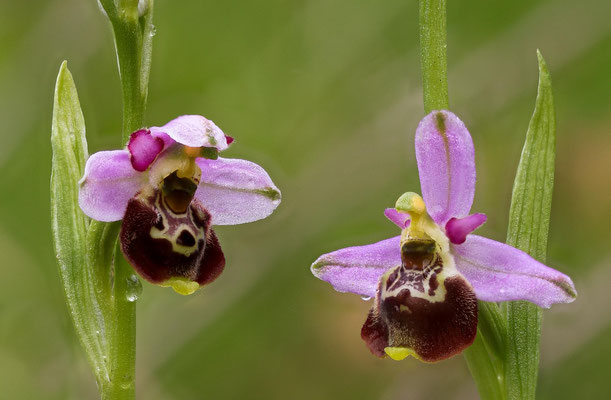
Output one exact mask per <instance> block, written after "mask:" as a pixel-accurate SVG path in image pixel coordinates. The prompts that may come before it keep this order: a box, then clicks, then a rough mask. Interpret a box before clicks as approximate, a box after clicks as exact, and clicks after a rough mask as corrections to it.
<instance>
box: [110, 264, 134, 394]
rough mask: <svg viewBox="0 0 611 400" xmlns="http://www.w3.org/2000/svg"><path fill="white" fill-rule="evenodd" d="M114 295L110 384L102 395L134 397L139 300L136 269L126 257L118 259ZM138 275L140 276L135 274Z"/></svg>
mask: <svg viewBox="0 0 611 400" xmlns="http://www.w3.org/2000/svg"><path fill="white" fill-rule="evenodd" d="M114 271H115V276H114V285H113V295H112V306H113V316H114V318H112V319H111V324H112V325H111V326H110V329H109V332H108V336H107V339H108V342H109V347H108V350H109V355H108V356H109V360H110V361H111V363H112V368H111V369H110V385H109V387H108V388H107V391H106V393H104V394H103V396H102V398H103V399H105V400H106V399H108V400H111V399H112V400H131V399H134V398H135V395H136V388H135V373H136V302H135V298H133V297H130V296H131V295H132V292H133V284H132V283H131V282H133V279H134V277H133V275H134V273H133V269H132V267H131V266H130V265H129V264H127V263H126V262H125V261H124V259H123V257H117V260H116V261H115V270H114ZM135 279H137V278H135Z"/></svg>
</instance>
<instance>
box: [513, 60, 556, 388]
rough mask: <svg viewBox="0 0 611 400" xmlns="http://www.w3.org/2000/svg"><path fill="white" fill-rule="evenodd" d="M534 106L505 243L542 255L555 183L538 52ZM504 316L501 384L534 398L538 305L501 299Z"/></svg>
mask: <svg viewBox="0 0 611 400" xmlns="http://www.w3.org/2000/svg"><path fill="white" fill-rule="evenodd" d="M537 56H538V59H539V87H538V93H537V101H536V104H535V111H534V113H533V116H532V118H531V120H530V125H529V126H528V132H527V133H526V142H525V144H524V149H523V150H522V157H521V159H520V164H519V165H518V171H517V173H516V178H515V182H514V186H513V195H512V199H511V209H510V212H509V228H508V231H507V243H508V244H510V245H511V246H514V247H517V248H519V249H521V250H523V251H525V252H527V253H529V254H530V255H531V256H533V257H534V258H536V259H537V260H539V261H542V262H544V261H545V255H546V248H547V234H548V230H549V220H550V213H551V204H552V189H553V185H554V162H555V146H556V117H555V112H554V99H553V96H552V82H551V78H550V75H549V72H548V70H547V66H546V64H545V61H544V60H543V56H541V53H539V52H538V51H537ZM503 309H504V311H505V313H506V317H507V334H508V336H507V359H506V363H505V384H506V388H507V395H508V398H509V399H526V400H528V399H534V398H535V392H536V388H537V375H538V370H539V344H540V343H539V342H540V336H541V309H540V308H539V307H537V306H536V305H534V304H531V303H528V302H525V301H515V302H508V303H505V304H504V305H503Z"/></svg>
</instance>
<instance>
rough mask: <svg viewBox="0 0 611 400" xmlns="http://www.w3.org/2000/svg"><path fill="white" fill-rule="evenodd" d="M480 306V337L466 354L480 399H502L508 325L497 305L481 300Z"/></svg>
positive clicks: (478, 327) (478, 328)
mask: <svg viewBox="0 0 611 400" xmlns="http://www.w3.org/2000/svg"><path fill="white" fill-rule="evenodd" d="M478 307H479V315H478V319H479V321H478V324H477V336H476V337H475V342H473V344H472V345H471V346H470V347H469V348H468V349H467V350H465V352H464V353H463V354H464V356H465V360H466V361H467V366H468V367H469V371H470V372H471V375H472V376H473V379H474V380H475V384H476V385H477V391H478V392H479V396H480V398H481V399H482V400H503V399H505V384H504V379H505V376H504V367H505V366H504V362H505V336H506V335H507V325H506V323H505V319H504V317H503V315H502V314H501V312H500V310H499V306H498V305H496V303H487V302H484V301H480V302H479V303H478Z"/></svg>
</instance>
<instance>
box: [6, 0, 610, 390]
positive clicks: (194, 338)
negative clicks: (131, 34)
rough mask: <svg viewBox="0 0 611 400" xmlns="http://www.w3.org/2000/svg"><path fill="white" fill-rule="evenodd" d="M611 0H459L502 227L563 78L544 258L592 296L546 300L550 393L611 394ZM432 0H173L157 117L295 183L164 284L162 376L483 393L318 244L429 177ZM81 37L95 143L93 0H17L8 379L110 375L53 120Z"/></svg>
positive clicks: (453, 85)
mask: <svg viewBox="0 0 611 400" xmlns="http://www.w3.org/2000/svg"><path fill="white" fill-rule="evenodd" d="M610 13H611V3H610V2H608V1H607V0H583V1H580V2H575V1H569V0H548V1H532V0H518V1H512V2H495V3H494V5H492V4H491V3H490V2H488V1H483V0H478V1H475V0H469V1H460V2H458V1H450V2H448V29H449V31H448V40H449V43H448V46H449V48H448V51H449V54H448V70H449V86H450V104H451V106H452V108H453V111H454V112H456V113H457V114H458V115H460V116H461V118H462V119H463V120H464V121H465V122H466V124H467V126H468V127H469V128H470V130H471V133H472V135H473V139H474V142H475V148H476V158H477V160H476V162H477V166H478V171H477V172H478V183H477V193H478V198H477V200H476V204H475V208H477V209H478V210H482V211H483V212H486V213H487V214H488V216H489V219H488V220H489V222H488V223H487V224H486V225H485V226H484V227H483V228H482V232H481V233H482V234H483V235H485V236H489V237H493V238H495V239H498V240H503V239H504V236H505V232H506V230H507V229H506V228H507V216H508V211H509V209H508V208H509V201H510V196H511V185H512V183H513V178H514V174H515V169H516V166H517V162H518V160H519V157H520V150H521V147H522V145H523V142H524V137H525V133H526V130H527V127H528V123H529V120H530V116H531V114H532V109H533V106H534V101H535V98H534V93H535V90H536V83H537V63H536V55H535V49H537V48H540V49H541V51H542V52H543V54H545V58H546V61H547V64H548V67H549V69H550V72H551V74H552V76H553V77H554V97H555V100H556V110H557V115H558V118H557V146H558V147H557V149H558V151H557V165H556V181H555V187H554V200H553V207H552V220H551V228H550V237H549V242H548V243H549V252H548V257H547V261H548V264H549V265H550V266H552V267H554V268H557V269H560V270H562V271H563V272H566V273H569V274H571V275H572V276H573V278H574V280H575V283H576V286H577V289H578V291H579V298H578V299H577V301H576V302H575V303H573V304H571V305H560V306H555V307H553V308H552V310H551V311H546V312H545V313H544V326H543V337H542V360H541V368H542V369H541V373H540V384H539V397H540V398H541V399H552V398H553V399H559V398H574V397H575V396H577V395H579V396H581V397H588V398H596V397H600V396H601V394H602V393H606V391H605V389H604V386H603V385H605V384H606V379H607V378H606V377H607V376H608V375H609V372H610V371H609V369H610V367H609V366H608V359H609V357H610V355H611V349H610V348H609V341H608V339H607V338H608V337H609V335H610V334H611V310H609V309H608V307H604V304H606V303H607V302H608V294H607V291H608V287H607V282H608V281H609V279H610V277H611V250H610V249H609V246H608V243H607V242H608V226H609V223H610V222H611V208H609V204H611V189H610V186H609V185H608V184H606V182H607V181H608V174H609V173H608V171H609V165H610V162H609V160H610V159H611V135H609V133H610V130H611V116H610V115H609V111H608V110H609V108H610V106H611V100H609V97H610V96H609V93H610V92H611V83H610V81H609V79H608V71H609V69H610V64H611V25H609V23H608V15H609V14H610ZM417 21H418V10H417V3H416V2H415V1H404V0H391V1H384V2H380V1H377V0H363V1H350V0H338V1H327V0H311V1H305V0H304V1H279V0H271V1H258V2H246V1H238V0H228V1H223V2H220V1H207V0H206V1H201V0H183V1H180V2H173V1H167V0H158V1H156V11H155V24H156V26H157V35H156V37H155V40H154V54H153V67H152V74H151V86H150V91H149V109H148V113H147V118H146V120H147V122H148V123H149V124H151V125H154V124H160V123H163V122H164V121H168V120H170V119H171V118H173V117H175V116H177V115H179V114H184V113H200V114H203V115H205V116H206V117H208V118H211V119H212V120H214V121H215V122H216V123H217V124H218V125H219V126H220V127H221V128H222V129H223V130H224V131H225V132H226V133H227V134H229V135H231V136H234V137H235V138H236V140H237V141H239V143H240V145H239V146H235V148H234V149H232V150H230V153H228V154H226V156H228V157H240V158H248V159H250V160H253V161H255V162H257V163H259V164H261V165H263V166H264V167H265V168H266V169H267V170H268V171H269V172H270V174H271V175H272V176H273V177H274V181H275V182H276V183H277V184H278V186H279V187H280V188H281V189H282V191H283V203H282V205H281V206H280V208H279V209H278V211H277V212H276V213H275V214H274V215H272V216H271V218H268V219H266V220H264V221H261V222H257V223H254V224H249V225H244V226H241V227H239V229H224V228H223V227H219V228H218V229H217V233H218V235H219V237H220V240H221V243H222V245H223V248H224V250H225V253H226V255H227V261H228V263H227V269H226V271H225V273H224V274H223V275H222V276H221V278H219V280H217V281H216V282H214V283H213V284H212V285H210V287H208V288H205V289H204V290H202V291H201V292H200V293H198V294H197V295H195V296H192V297H187V298H185V297H182V296H177V295H175V294H174V293H171V291H169V290H164V289H162V288H157V287H153V286H150V285H146V284H145V288H144V289H145V290H144V293H143V294H142V296H141V300H139V303H138V389H137V390H138V395H139V398H143V399H152V400H157V399H194V398H210V399H231V398H248V399H250V398H252V399H259V398H261V399H284V398H292V399H312V398H316V399H327V398H329V399H330V398H333V399H344V398H346V399H348V398H350V399H357V398H358V399H361V398H362V399H372V398H381V399H404V398H413V399H419V398H439V397H441V394H443V395H444V398H455V399H461V398H465V399H471V398H473V396H474V393H475V387H474V385H473V383H472V382H471V381H470V378H469V376H468V372H467V370H466V367H465V364H464V361H463V359H462V358H461V357H456V358H454V359H452V360H450V361H448V362H444V363H442V364H438V365H433V366H431V365H425V364H421V363H419V362H417V361H414V360H406V361H404V362H401V363H396V362H393V361H389V360H378V359H376V358H375V357H373V356H371V355H370V354H369V352H368V350H367V349H366V347H365V346H364V344H363V343H362V341H361V339H360V335H359V331H360V327H361V324H362V323H363V321H364V319H365V316H366V313H367V309H368V303H366V302H364V301H362V300H361V299H360V298H358V296H351V295H348V294H337V293H334V292H333V291H332V289H331V288H330V287H329V286H328V285H326V284H324V283H323V282H320V281H318V280H316V279H314V278H313V277H312V276H311V275H310V272H309V265H310V263H311V262H312V260H314V259H315V258H316V257H317V256H319V255H320V254H322V253H325V252H328V251H330V250H334V249H337V248H341V247H345V246H349V245H357V244H365V243H370V242H373V241H375V240H380V239H383V238H387V237H390V236H391V235H395V234H398V231H397V230H396V228H395V226H394V225H393V224H392V223H390V222H388V221H386V220H385V218H384V216H383V215H382V211H383V210H384V208H385V207H388V206H392V204H394V200H396V198H397V196H398V195H399V194H401V193H403V192H405V191H407V190H416V189H418V187H419V184H418V178H417V170H416V165H415V159H414V148H413V135H414V131H415V127H416V124H417V122H418V120H419V119H420V118H421V117H422V116H423V109H422V100H421V88H420V72H419V58H418V54H419V53H418V41H417V39H418V27H417ZM63 59H68V60H69V62H70V69H71V72H72V73H73V75H74V77H75V80H76V82H77V83H78V91H79V96H80V100H81V106H82V108H83V112H84V116H85V121H86V124H87V132H88V141H89V146H90V151H91V152H95V151H98V150H102V149H111V148H116V147H118V145H120V143H119V139H118V138H119V137H120V129H121V119H120V113H121V104H120V87H119V81H118V77H117V72H116V60H115V58H114V53H113V48H112V37H111V34H110V29H109V27H108V26H107V24H106V23H105V20H104V18H103V17H102V15H100V12H99V9H98V7H97V5H96V2H95V1H93V0H91V1H83V0H46V1H43V0H29V1H26V2H10V1H2V2H1V3H0V71H1V73H0V88H1V90H0V120H1V121H2V124H3V127H2V131H1V133H0V135H1V140H2V145H1V146H0V187H1V188H2V189H1V190H0V254H2V257H3V261H2V263H1V264H0V270H1V275H0V276H1V277H2V280H0V376H1V377H2V378H0V393H2V396H3V397H6V398H10V399H33V398H34V399H66V398H68V399H83V398H95V396H96V393H97V390H96V388H95V383H94V379H93V376H92V374H91V373H90V371H89V369H88V367H87V365H86V362H85V356H84V354H83V353H82V351H81V349H80V347H79V346H78V344H77V342H76V337H75V335H74V333H73V332H72V326H71V323H70V320H69V316H68V312H67V309H66V306H65V304H64V299H63V295H62V291H61V285H60V281H59V277H58V274H57V267H56V262H55V259H54V255H53V250H52V249H53V246H52V242H51V232H50V215H49V189H48V188H49V177H50V166H51V146H50V139H49V138H50V126H51V110H52V102H53V85H54V82H55V75H56V73H57V69H58V67H59V65H60V63H61V61H62V60H63Z"/></svg>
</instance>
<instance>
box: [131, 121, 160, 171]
mask: <svg viewBox="0 0 611 400" xmlns="http://www.w3.org/2000/svg"><path fill="white" fill-rule="evenodd" d="M163 146H164V142H163V139H162V138H161V137H155V136H153V135H151V131H149V130H147V129H141V130H138V131H136V132H134V133H132V134H131V135H130V137H129V143H128V144H127V150H128V151H129V154H130V160H131V162H132V166H133V167H134V169H135V170H136V171H140V172H143V171H146V169H147V168H148V167H149V165H151V164H152V162H153V161H155V158H157V155H158V154H159V153H161V151H162V150H163Z"/></svg>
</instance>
